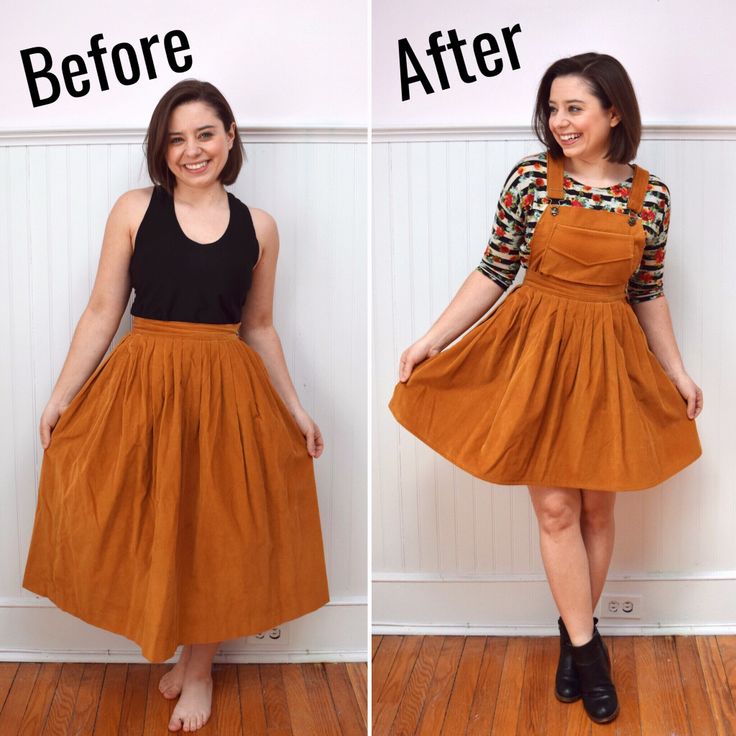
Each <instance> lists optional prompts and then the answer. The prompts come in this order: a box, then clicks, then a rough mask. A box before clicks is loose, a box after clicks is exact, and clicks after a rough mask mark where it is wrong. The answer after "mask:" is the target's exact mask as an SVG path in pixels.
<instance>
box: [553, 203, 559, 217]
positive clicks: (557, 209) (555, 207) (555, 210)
mask: <svg viewBox="0 0 736 736" xmlns="http://www.w3.org/2000/svg"><path fill="white" fill-rule="evenodd" d="M559 211H560V209H559V207H557V205H555V206H554V207H552V214H553V215H556V214H557V213H558V212H559Z"/></svg>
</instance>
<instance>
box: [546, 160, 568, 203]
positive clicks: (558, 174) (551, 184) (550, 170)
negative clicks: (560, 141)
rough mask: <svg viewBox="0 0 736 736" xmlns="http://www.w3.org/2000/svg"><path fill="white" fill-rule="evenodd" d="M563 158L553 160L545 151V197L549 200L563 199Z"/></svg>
mask: <svg viewBox="0 0 736 736" xmlns="http://www.w3.org/2000/svg"><path fill="white" fill-rule="evenodd" d="M564 166H565V165H564V157H563V158H554V157H553V156H552V154H551V152H550V151H547V197H548V198H549V199H564V198H565V193H564V191H563V189H562V178H563V174H564Z"/></svg>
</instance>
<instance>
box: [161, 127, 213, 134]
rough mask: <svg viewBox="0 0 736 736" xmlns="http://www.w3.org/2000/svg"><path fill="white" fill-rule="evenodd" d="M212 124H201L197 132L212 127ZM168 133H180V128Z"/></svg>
mask: <svg viewBox="0 0 736 736" xmlns="http://www.w3.org/2000/svg"><path fill="white" fill-rule="evenodd" d="M214 127H215V126H214V125H201V126H200V127H199V128H197V132H199V131H200V130H205V129H206V128H214ZM169 135H181V131H180V130H170V131H169Z"/></svg>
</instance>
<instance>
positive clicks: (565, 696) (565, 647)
mask: <svg viewBox="0 0 736 736" xmlns="http://www.w3.org/2000/svg"><path fill="white" fill-rule="evenodd" d="M597 623H598V619H597V618H596V617H594V618H593V626H594V627H595V625H596V624H597ZM557 626H558V627H559V629H560V659H559V661H558V662H557V674H556V675H555V697H556V698H557V700H560V701H562V702H563V703H574V702H575V701H576V700H580V696H581V692H580V678H579V677H578V673H577V670H576V669H575V663H574V662H573V659H572V642H571V641H570V635H569V634H568V633H567V628H566V627H565V622H564V621H563V620H562V617H560V618H558V619H557Z"/></svg>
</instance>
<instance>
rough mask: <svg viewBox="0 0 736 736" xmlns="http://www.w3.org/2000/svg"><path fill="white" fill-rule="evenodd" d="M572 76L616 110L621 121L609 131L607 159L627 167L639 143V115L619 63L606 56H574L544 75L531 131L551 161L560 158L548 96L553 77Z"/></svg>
mask: <svg viewBox="0 0 736 736" xmlns="http://www.w3.org/2000/svg"><path fill="white" fill-rule="evenodd" d="M568 74H570V75H575V76H577V77H581V78H582V79H584V80H585V81H586V82H587V83H588V86H589V88H590V92H591V94H593V95H595V97H597V98H598V99H599V100H600V103H601V106H602V107H603V108H604V109H605V110H608V109H609V108H610V107H611V106H613V107H615V108H616V111H617V112H618V114H619V116H620V118H621V120H620V122H619V123H618V124H617V125H615V126H614V127H613V128H612V129H611V138H610V143H609V146H608V151H607V152H606V158H607V159H608V160H609V161H613V162H615V163H619V164H627V163H629V162H630V161H631V160H632V159H633V158H635V157H636V152H637V150H638V148H639V143H640V141H641V115H640V113H639V104H638V103H637V101H636V93H635V92H634V86H633V85H632V84H631V79H629V75H628V74H627V73H626V69H624V68H623V66H622V65H621V62H619V61H618V60H617V59H614V58H613V56H609V55H608V54H596V53H594V52H592V51H591V52H589V53H587V54H577V55H576V56H570V57H568V58H565V59H558V60H557V61H555V62H554V63H553V64H552V65H551V66H550V67H549V68H548V69H547V71H546V72H545V73H544V76H543V77H542V81H541V82H540V83H539V90H538V91H537V102H536V105H535V107H534V116H533V118H532V128H533V130H534V132H535V134H536V136H537V138H539V140H540V141H541V142H542V143H543V144H544V145H545V146H546V147H547V148H548V149H549V151H550V153H551V154H552V156H553V157H554V158H560V157H561V156H563V155H564V154H563V153H562V147H561V146H560V144H559V143H557V141H556V140H555V138H554V136H553V135H552V133H551V131H550V129H549V94H550V90H551V88H552V82H553V80H554V79H555V78H556V77H561V76H564V75H568Z"/></svg>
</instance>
